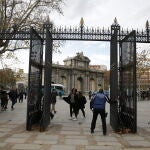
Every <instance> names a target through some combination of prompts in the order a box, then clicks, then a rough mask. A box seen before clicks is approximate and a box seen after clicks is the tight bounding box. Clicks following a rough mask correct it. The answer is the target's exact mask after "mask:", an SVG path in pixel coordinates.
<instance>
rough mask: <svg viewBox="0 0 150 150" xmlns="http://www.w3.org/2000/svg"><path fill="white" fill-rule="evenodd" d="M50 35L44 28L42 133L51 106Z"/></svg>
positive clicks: (48, 121) (48, 119) (51, 43)
mask: <svg viewBox="0 0 150 150" xmlns="http://www.w3.org/2000/svg"><path fill="white" fill-rule="evenodd" d="M52 49H53V40H52V34H51V33H50V32H49V29H48V28H46V48H45V66H44V99H43V115H42V121H41V124H40V130H41V131H44V130H45V129H46V127H47V126H48V125H49V123H50V109H51V108H50V104H51V77H52Z"/></svg>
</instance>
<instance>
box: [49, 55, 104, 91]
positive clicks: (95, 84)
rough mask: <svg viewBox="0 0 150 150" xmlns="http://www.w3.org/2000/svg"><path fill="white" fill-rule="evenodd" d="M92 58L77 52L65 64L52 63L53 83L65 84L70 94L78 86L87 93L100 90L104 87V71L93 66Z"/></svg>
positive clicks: (78, 88)
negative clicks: (91, 64)
mask: <svg viewBox="0 0 150 150" xmlns="http://www.w3.org/2000/svg"><path fill="white" fill-rule="evenodd" d="M89 63H90V59H89V58H88V57H86V56H84V55H83V52H81V53H77V54H76V56H75V57H69V58H67V59H65V60H64V65H59V64H53V65H52V83H58V84H63V85H64V86H65V92H66V94H68V93H69V92H70V90H71V89H72V88H77V90H78V91H82V92H83V93H84V94H87V93H88V92H89V91H90V90H91V91H98V89H99V88H100V87H102V88H103V87H104V77H103V76H104V74H103V71H101V70H99V69H97V68H91V67H90V65H89Z"/></svg>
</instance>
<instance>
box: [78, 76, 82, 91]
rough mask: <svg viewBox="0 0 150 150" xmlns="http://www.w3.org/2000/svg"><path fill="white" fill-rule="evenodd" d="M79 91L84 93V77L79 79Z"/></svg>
mask: <svg viewBox="0 0 150 150" xmlns="http://www.w3.org/2000/svg"><path fill="white" fill-rule="evenodd" d="M77 90H78V91H83V78H82V77H79V78H77Z"/></svg>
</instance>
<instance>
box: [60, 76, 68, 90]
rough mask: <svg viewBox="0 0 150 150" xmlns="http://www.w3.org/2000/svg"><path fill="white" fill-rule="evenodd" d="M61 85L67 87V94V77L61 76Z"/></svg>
mask: <svg viewBox="0 0 150 150" xmlns="http://www.w3.org/2000/svg"><path fill="white" fill-rule="evenodd" d="M61 83H62V85H64V87H65V93H66V92H67V79H66V77H65V76H61Z"/></svg>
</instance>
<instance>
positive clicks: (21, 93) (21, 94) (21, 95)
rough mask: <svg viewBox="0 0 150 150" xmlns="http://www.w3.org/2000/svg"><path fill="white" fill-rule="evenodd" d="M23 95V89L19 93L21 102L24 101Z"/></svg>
mask: <svg viewBox="0 0 150 150" xmlns="http://www.w3.org/2000/svg"><path fill="white" fill-rule="evenodd" d="M23 95H24V93H23V92H22V91H21V92H20V93H19V94H18V98H19V103H22V102H23Z"/></svg>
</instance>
